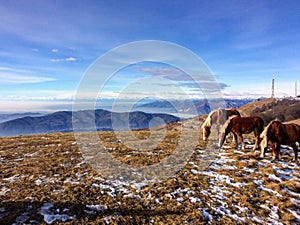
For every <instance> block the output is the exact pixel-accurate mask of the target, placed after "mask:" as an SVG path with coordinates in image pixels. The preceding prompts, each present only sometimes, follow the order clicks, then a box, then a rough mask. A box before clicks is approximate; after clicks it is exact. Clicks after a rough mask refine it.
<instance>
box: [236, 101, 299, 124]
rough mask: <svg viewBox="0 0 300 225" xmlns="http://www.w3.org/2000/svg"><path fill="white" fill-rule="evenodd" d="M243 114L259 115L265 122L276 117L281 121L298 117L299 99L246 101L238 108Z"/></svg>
mask: <svg viewBox="0 0 300 225" xmlns="http://www.w3.org/2000/svg"><path fill="white" fill-rule="evenodd" d="M240 112H241V113H242V115H243V116H253V115H257V116H260V117H261V118H262V119H263V120H264V121H265V124H267V123H269V122H270V121H271V120H273V119H275V118H278V119H279V120H281V121H282V122H286V121H291V120H296V119H299V118H300V101H299V100H295V99H280V100H276V99H271V98H270V99H265V100H262V101H257V102H252V103H248V104H247V105H244V106H242V107H241V108H240Z"/></svg>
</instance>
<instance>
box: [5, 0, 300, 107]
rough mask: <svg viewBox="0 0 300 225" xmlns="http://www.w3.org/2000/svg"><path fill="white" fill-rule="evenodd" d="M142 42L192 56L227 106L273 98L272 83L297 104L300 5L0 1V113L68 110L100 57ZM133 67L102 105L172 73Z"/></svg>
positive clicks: (108, 92)
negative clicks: (169, 45) (230, 101)
mask: <svg viewBox="0 0 300 225" xmlns="http://www.w3.org/2000/svg"><path fill="white" fill-rule="evenodd" d="M140 40H162V41H168V42H173V43H176V44H178V45H181V46H183V47H185V48H187V49H189V50H191V51H192V52H194V53H195V54H197V55H198V56H199V57H201V58H202V60H203V61H204V62H205V63H206V64H207V65H208V67H209V68H210V70H211V71H212V73H213V74H214V76H215V77H216V79H217V81H218V82H219V83H220V84H221V87H222V90H221V91H222V94H223V97H225V98H228V97H229V98H245V97H253V98H257V97H261V96H270V92H271V90H270V89H271V79H272V74H273V73H274V74H275V95H276V96H277V97H283V96H291V95H294V83H295V82H296V81H297V82H298V83H300V79H299V77H300V76H299V75H300V1H293V0H288V1H283V0H282V1H275V0H274V1H248V0H245V1H243V0H241V1H234V0H233V1H195V0H193V1H177V0H175V1H174V0H173V1H168V0H166V1H156V0H154V1H143V0H140V1H114V0H112V1H100V0H99V1H96V0H95V1H91V0H88V1H76V0H72V1H38V0H36V1H31V0H24V1H2V2H1V4H0V90H1V91H0V111H2V112H4V111H5V112H10V111H32V110H50V109H55V110H56V109H65V108H66V107H69V106H70V105H71V104H72V100H73V98H74V96H75V93H76V89H77V87H78V85H79V83H80V81H81V79H82V76H83V75H84V73H85V72H86V71H87V69H88V68H89V66H90V65H91V64H92V63H93V62H94V61H95V60H96V59H97V58H98V57H99V56H101V55H102V54H104V53H106V52H107V51H109V50H111V49H113V48H116V47H117V46H119V45H122V44H126V43H130V42H134V41H140ZM136 67H138V68H139V70H138V71H132V70H131V69H132V68H130V69H128V68H127V69H124V71H120V72H119V75H118V77H117V79H115V80H113V79H112V81H111V82H110V85H108V86H107V88H106V89H105V93H103V94H104V96H106V97H107V98H110V97H115V96H117V94H118V93H119V92H120V91H121V90H123V89H124V88H125V87H126V85H128V82H129V81H130V80H131V79H132V78H133V77H138V76H140V77H141V78H143V77H145V76H149V74H150V75H151V71H152V73H153V74H152V75H155V73H157V71H158V70H159V71H160V72H161V71H165V73H168V71H169V69H166V68H168V67H165V66H164V65H161V64H157V65H154V64H147V63H146V64H141V65H137V66H136ZM121 78H122V79H121ZM144 88H145V89H147V87H146V86H145V87H144ZM298 89H299V92H300V88H298ZM195 96H196V95H193V97H195ZM199 96H201V93H199ZM133 97H134V96H133ZM201 97H202V96H201Z"/></svg>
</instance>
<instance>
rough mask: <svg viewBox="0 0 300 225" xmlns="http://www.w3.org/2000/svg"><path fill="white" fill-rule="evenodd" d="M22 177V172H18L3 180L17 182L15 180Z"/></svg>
mask: <svg viewBox="0 0 300 225" xmlns="http://www.w3.org/2000/svg"><path fill="white" fill-rule="evenodd" d="M20 178H21V176H20V174H16V175H13V176H11V177H8V178H3V180H5V181H9V182H10V183H12V182H15V181H17V180H19V179H20Z"/></svg>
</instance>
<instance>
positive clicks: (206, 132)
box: [203, 126, 211, 141]
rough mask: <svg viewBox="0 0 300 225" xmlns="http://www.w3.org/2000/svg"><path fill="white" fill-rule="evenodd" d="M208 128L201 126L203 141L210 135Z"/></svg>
mask: <svg viewBox="0 0 300 225" xmlns="http://www.w3.org/2000/svg"><path fill="white" fill-rule="evenodd" d="M210 133H211V131H210V127H209V126H203V141H206V140H207V139H208V137H209V135H210Z"/></svg>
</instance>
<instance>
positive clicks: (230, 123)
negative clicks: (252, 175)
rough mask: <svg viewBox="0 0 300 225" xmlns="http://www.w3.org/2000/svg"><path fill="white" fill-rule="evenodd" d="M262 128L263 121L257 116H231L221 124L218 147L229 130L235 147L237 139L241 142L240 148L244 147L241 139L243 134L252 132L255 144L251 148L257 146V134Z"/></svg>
mask: <svg viewBox="0 0 300 225" xmlns="http://www.w3.org/2000/svg"><path fill="white" fill-rule="evenodd" d="M263 129H264V121H263V120H262V118H260V117H258V116H250V117H237V116H233V117H231V118H229V119H228V120H227V121H226V123H225V124H224V125H223V127H222V130H221V132H220V135H219V148H221V147H222V145H223V144H224V141H225V138H226V136H227V134H228V133H229V132H232V133H233V137H234V139H235V142H236V148H237V147H238V141H240V142H242V150H244V149H245V143H244V141H243V134H250V133H251V132H254V135H255V145H254V147H253V150H255V149H256V148H257V147H258V146H259V141H260V139H259V135H260V134H261V132H262V131H263Z"/></svg>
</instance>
